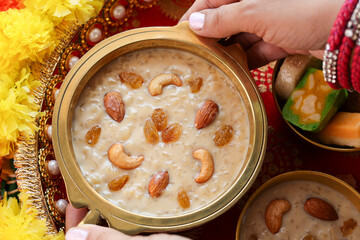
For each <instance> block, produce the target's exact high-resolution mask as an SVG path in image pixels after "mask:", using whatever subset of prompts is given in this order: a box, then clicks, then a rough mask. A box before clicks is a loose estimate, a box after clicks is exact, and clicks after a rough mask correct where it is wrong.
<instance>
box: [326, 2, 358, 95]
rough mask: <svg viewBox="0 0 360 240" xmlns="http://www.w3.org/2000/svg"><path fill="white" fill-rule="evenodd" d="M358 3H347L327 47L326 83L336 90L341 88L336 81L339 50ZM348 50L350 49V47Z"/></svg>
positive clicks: (333, 28)
mask: <svg viewBox="0 0 360 240" xmlns="http://www.w3.org/2000/svg"><path fill="white" fill-rule="evenodd" d="M357 3H358V1H357V0H346V1H345V3H344V5H343V6H342V8H341V10H340V12H339V14H338V16H337V18H336V20H335V23H334V25H333V27H332V29H331V33H330V37H329V39H328V41H327V44H326V47H325V54H324V61H323V72H324V78H325V81H327V82H328V84H329V85H330V86H331V87H332V88H335V89H339V88H341V85H340V83H339V82H338V81H336V79H337V61H338V55H339V48H340V46H341V43H342V39H343V37H344V34H345V29H346V26H347V23H348V22H349V20H350V18H351V15H352V13H353V12H354V10H355V7H356V5H357ZM347 42H348V41H347ZM346 48H348V46H347V47H346ZM346 56H347V55H346Z"/></svg>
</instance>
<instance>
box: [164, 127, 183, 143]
mask: <svg viewBox="0 0 360 240" xmlns="http://www.w3.org/2000/svg"><path fill="white" fill-rule="evenodd" d="M181 131H182V127H181V125H180V124H179V123H171V124H170V125H169V126H168V127H167V128H165V129H164V131H162V133H161V138H162V140H163V142H164V143H168V142H174V141H176V140H178V139H179V137H180V135H181Z"/></svg>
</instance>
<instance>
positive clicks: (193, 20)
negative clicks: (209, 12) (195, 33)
mask: <svg viewBox="0 0 360 240" xmlns="http://www.w3.org/2000/svg"><path fill="white" fill-rule="evenodd" d="M204 24H205V14H203V13H200V12H194V13H192V14H191V15H190V17H189V26H190V28H191V29H193V30H201V29H202V28H203V27H204Z"/></svg>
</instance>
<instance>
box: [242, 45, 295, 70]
mask: <svg viewBox="0 0 360 240" xmlns="http://www.w3.org/2000/svg"><path fill="white" fill-rule="evenodd" d="M246 55H247V58H248V65H249V68H250V69H255V68H258V67H261V66H264V65H266V64H268V63H270V62H272V61H274V60H278V59H281V58H284V57H286V56H287V55H289V54H288V52H287V51H285V50H284V49H282V48H279V47H275V46H274V45H271V44H269V43H266V42H264V41H260V42H257V43H255V44H254V45H253V46H252V47H251V48H249V49H248V50H247V51H246Z"/></svg>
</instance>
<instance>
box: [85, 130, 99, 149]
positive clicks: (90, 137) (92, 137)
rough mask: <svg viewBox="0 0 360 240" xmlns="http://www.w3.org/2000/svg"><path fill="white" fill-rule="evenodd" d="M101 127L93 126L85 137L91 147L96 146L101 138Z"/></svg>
mask: <svg viewBox="0 0 360 240" xmlns="http://www.w3.org/2000/svg"><path fill="white" fill-rule="evenodd" d="M100 133H101V127H100V126H99V125H95V126H93V127H92V128H91V129H90V130H89V131H87V133H86V135H85V141H86V142H87V143H88V144H89V145H95V144H96V143H97V142H98V141H99V138H100Z"/></svg>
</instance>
